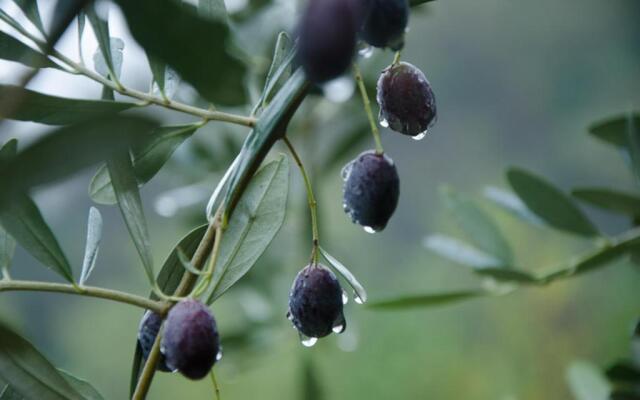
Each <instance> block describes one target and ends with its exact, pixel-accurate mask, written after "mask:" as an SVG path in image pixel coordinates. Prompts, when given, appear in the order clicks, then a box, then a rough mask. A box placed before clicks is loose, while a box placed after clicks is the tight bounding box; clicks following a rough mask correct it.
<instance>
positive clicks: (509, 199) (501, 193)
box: [483, 186, 544, 226]
mask: <svg viewBox="0 0 640 400" xmlns="http://www.w3.org/2000/svg"><path fill="white" fill-rule="evenodd" d="M483 195H484V197H486V198H487V199H489V200H491V201H492V202H493V203H495V204H496V205H498V206H499V207H501V208H502V209H504V210H505V211H507V212H509V213H511V214H513V215H515V216H516V217H518V218H520V219H522V220H523V221H525V222H528V223H530V224H532V225H536V226H543V225H544V222H543V221H542V220H541V219H540V218H538V217H537V216H536V215H535V214H534V213H532V212H531V210H529V209H528V208H527V206H526V205H525V204H524V203H523V202H522V200H520V198H519V197H518V196H516V195H514V194H513V193H511V192H509V191H506V190H503V189H500V188H497V187H493V186H487V187H485V188H484V191H483Z"/></svg>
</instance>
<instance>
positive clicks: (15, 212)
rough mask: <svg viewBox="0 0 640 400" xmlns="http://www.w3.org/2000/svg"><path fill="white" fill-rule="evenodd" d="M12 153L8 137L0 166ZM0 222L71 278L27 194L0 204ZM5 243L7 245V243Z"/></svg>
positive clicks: (8, 162)
mask: <svg viewBox="0 0 640 400" xmlns="http://www.w3.org/2000/svg"><path fill="white" fill-rule="evenodd" d="M16 153H17V141H16V140H10V141H9V142H7V143H6V144H5V145H4V146H3V147H2V149H0V166H2V168H3V169H4V168H7V165H11V162H12V161H13V160H14V159H15V157H16ZM4 182H7V181H4ZM3 190H5V189H4V188H3ZM0 223H2V226H3V228H4V229H5V230H6V231H7V232H8V233H9V235H11V237H13V238H14V239H15V240H16V241H17V242H18V243H20V245H21V246H22V247H24V249H25V250H27V251H28V252H29V253H30V254H31V255H32V256H34V257H35V258H36V259H37V260H38V261H40V262H41V263H43V264H44V265H46V266H47V267H50V268H51V269H52V270H53V271H55V272H57V273H59V274H60V275H62V276H63V277H64V278H65V279H67V280H68V281H70V282H72V281H73V274H72V272H71V265H70V264H69V261H67V257H66V256H65V255H64V252H63V251H62V249H61V248H60V245H59V244H58V240H57V239H56V237H55V236H54V234H53V232H52V231H51V229H50V228H49V226H48V225H47V223H46V222H45V221H44V218H42V214H41V213H40V210H39V209H38V206H37V205H36V204H35V203H34V202H33V200H31V198H30V197H29V196H27V195H26V194H24V193H20V194H18V195H15V196H13V197H11V199H10V200H8V201H5V202H4V203H3V204H2V207H0ZM5 234H6V233H5ZM9 246H11V244H10V243H9ZM14 246H15V245H14Z"/></svg>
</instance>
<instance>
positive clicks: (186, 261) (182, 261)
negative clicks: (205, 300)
mask: <svg viewBox="0 0 640 400" xmlns="http://www.w3.org/2000/svg"><path fill="white" fill-rule="evenodd" d="M176 250H177V252H178V260H180V264H182V267H183V268H184V269H186V270H187V271H189V272H191V273H192V274H194V275H201V274H202V271H200V270H197V269H196V268H195V267H194V266H193V265H192V264H191V260H189V257H187V255H186V254H184V251H182V249H181V248H179V247H178V248H177V249H176Z"/></svg>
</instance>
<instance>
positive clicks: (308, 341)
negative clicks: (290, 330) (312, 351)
mask: <svg viewBox="0 0 640 400" xmlns="http://www.w3.org/2000/svg"><path fill="white" fill-rule="evenodd" d="M317 342H318V338H317V337H307V336H305V335H303V334H302V333H301V334H300V343H302V345H303V346H304V347H312V346H313V345H314V344H316V343H317Z"/></svg>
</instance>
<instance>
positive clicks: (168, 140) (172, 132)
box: [89, 124, 198, 204]
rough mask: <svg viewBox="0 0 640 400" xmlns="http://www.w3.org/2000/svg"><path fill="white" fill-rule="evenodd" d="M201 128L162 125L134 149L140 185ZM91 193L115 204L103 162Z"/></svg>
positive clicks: (93, 181)
mask: <svg viewBox="0 0 640 400" xmlns="http://www.w3.org/2000/svg"><path fill="white" fill-rule="evenodd" d="M197 129H198V125H194V124H188V125H177V126H162V127H159V128H158V129H155V130H154V131H153V132H152V133H151V135H150V136H149V140H148V141H146V142H145V143H143V144H140V145H138V146H136V147H135V148H134V149H133V169H134V171H135V176H136V180H137V181H138V184H139V185H144V184H145V183H147V182H149V181H150V180H151V179H152V178H153V177H154V176H155V175H156V174H157V173H158V171H160V169H161V168H162V166H164V164H165V163H166V162H167V160H169V158H170V157H171V155H172V154H173V152H174V151H175V150H176V149H177V148H178V146H180V145H181V144H182V143H183V142H184V141H185V140H186V139H187V138H189V137H191V135H193V133H194V132H195V131H196V130H197ZM89 196H91V199H92V200H93V201H95V202H96V203H99V204H115V203H116V201H117V200H116V196H115V193H114V191H113V186H112V185H111V178H110V177H109V171H108V170H107V167H106V165H102V166H100V168H99V169H98V171H97V172H96V174H95V175H94V176H93V178H92V179H91V183H90V184H89Z"/></svg>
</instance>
